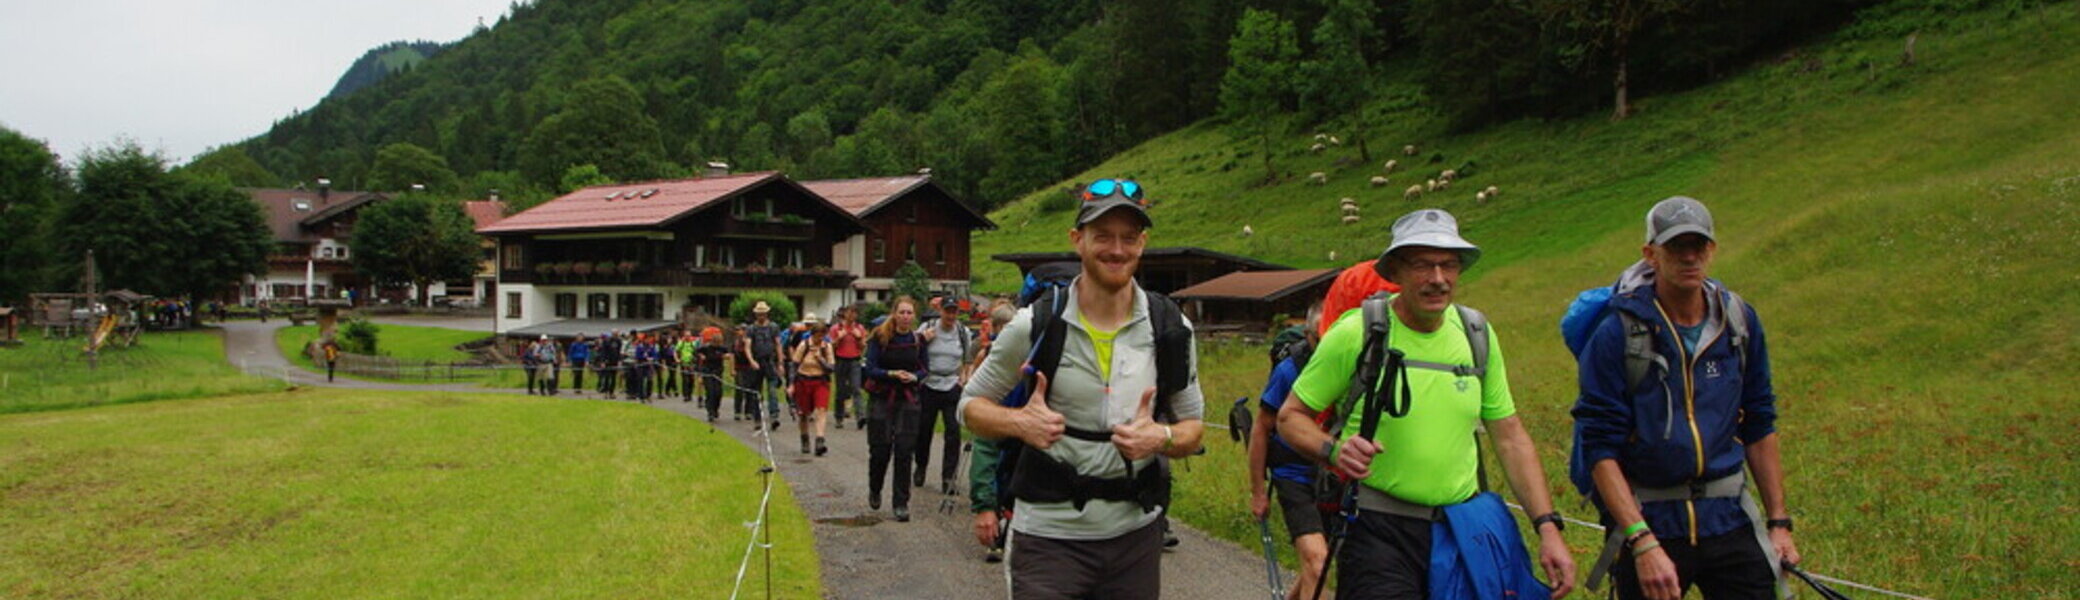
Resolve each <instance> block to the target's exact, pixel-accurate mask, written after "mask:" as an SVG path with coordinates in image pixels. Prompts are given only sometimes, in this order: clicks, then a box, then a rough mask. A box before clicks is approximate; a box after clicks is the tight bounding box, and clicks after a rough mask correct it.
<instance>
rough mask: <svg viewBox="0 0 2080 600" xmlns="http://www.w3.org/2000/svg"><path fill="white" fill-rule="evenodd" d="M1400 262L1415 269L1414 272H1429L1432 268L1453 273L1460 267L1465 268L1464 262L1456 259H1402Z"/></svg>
mask: <svg viewBox="0 0 2080 600" xmlns="http://www.w3.org/2000/svg"><path fill="white" fill-rule="evenodd" d="M1402 264H1405V265H1408V268H1410V269H1413V270H1415V272H1417V273H1429V272H1430V271H1431V270H1432V269H1437V270H1442V271H1444V272H1445V273H1446V274H1455V273H1458V272H1459V270H1460V269H1464V268H1466V263H1463V262H1460V261H1458V260H1457V259H1453V260H1441V261H1437V262H1428V261H1413V260H1411V261H1403V262H1402Z"/></svg>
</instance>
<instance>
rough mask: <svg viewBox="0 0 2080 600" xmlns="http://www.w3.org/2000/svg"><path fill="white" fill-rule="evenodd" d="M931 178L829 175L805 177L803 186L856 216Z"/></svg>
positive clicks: (915, 176) (861, 215)
mask: <svg viewBox="0 0 2080 600" xmlns="http://www.w3.org/2000/svg"><path fill="white" fill-rule="evenodd" d="M926 181H931V178H929V177H925V176H923V175H904V176H901V177H873V178H867V179H831V180H824V181H804V182H802V187H805V188H809V191H812V192H816V195H818V196H823V197H824V198H828V199H830V201H831V204H836V205H838V208H842V209H845V211H846V212H849V213H852V214H853V215H855V216H860V217H864V216H867V213H868V212H872V211H873V209H874V208H876V207H879V206H881V205H882V204H884V203H886V202H888V201H890V200H894V199H896V197H898V196H902V195H903V193H904V192H908V191H910V190H911V189H913V188H916V187H917V186H919V185H923V184H924V182H926Z"/></svg>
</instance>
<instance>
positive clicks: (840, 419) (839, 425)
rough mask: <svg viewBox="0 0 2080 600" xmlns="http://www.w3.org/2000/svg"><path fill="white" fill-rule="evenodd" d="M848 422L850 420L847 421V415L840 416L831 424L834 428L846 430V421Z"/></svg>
mask: <svg viewBox="0 0 2080 600" xmlns="http://www.w3.org/2000/svg"><path fill="white" fill-rule="evenodd" d="M847 420H848V419H846V418H845V415H838V418H837V419H836V420H834V421H832V422H831V425H832V426H834V427H837V428H839V429H844V428H845V421H847Z"/></svg>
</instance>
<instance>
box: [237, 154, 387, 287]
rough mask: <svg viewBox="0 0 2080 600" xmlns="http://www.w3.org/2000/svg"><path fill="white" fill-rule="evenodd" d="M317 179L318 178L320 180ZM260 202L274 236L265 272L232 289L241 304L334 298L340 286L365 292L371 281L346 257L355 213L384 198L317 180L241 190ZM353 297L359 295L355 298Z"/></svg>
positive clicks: (380, 195) (269, 229)
mask: <svg viewBox="0 0 2080 600" xmlns="http://www.w3.org/2000/svg"><path fill="white" fill-rule="evenodd" d="M321 181H322V180H321ZM241 191H243V192H245V193H246V194H247V195H248V196H250V197H251V198H252V199H253V202H255V203H257V204H259V205H260V209H261V212H262V213H264V214H265V215H266V217H267V228H268V231H269V232H271V233H272V234H273V236H274V251H273V252H270V253H268V255H267V272H266V273H265V274H263V275H259V276H252V275H248V276H246V278H245V280H244V281H243V282H241V283H240V285H239V286H238V290H237V292H236V295H237V301H238V302H239V303H241V304H248V305H250V304H253V303H256V302H260V301H292V300H293V301H302V300H305V299H307V298H311V297H317V298H337V297H339V293H340V290H354V293H355V294H356V295H357V296H361V295H366V294H368V293H370V292H372V291H374V290H373V289H372V287H373V286H371V285H370V282H369V280H368V279H367V278H364V277H361V276H359V275H357V274H355V273H354V269H353V267H352V266H351V265H350V264H349V263H348V262H347V261H348V258H349V252H350V248H349V246H348V243H347V240H348V238H349V237H351V236H352V235H353V231H354V221H355V218H356V212H357V211H359V210H360V209H361V208H362V207H365V206H368V205H369V204H370V203H373V202H376V201H378V200H381V199H383V198H384V196H383V195H382V194H378V193H373V192H350V191H344V190H334V189H331V188H330V187H329V186H327V185H324V184H323V183H321V184H320V185H319V186H318V189H317V190H315V191H312V190H305V189H300V188H299V189H259V188H249V189H244V190H241ZM357 299H359V298H357Z"/></svg>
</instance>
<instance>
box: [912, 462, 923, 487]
mask: <svg viewBox="0 0 2080 600" xmlns="http://www.w3.org/2000/svg"><path fill="white" fill-rule="evenodd" d="M910 483H911V484H912V485H911V486H910V487H924V467H922V466H920V467H918V468H917V473H916V474H914V475H911V476H910Z"/></svg>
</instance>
